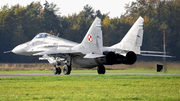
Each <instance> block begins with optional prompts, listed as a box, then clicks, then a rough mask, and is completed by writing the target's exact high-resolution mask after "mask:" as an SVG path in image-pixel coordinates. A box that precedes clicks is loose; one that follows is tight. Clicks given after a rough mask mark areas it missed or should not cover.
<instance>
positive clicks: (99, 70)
mask: <svg viewBox="0 0 180 101" xmlns="http://www.w3.org/2000/svg"><path fill="white" fill-rule="evenodd" d="M97 72H98V74H105V72H106V69H105V67H104V66H103V65H101V66H98V68H97Z"/></svg>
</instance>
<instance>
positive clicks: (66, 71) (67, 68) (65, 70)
mask: <svg viewBox="0 0 180 101" xmlns="http://www.w3.org/2000/svg"><path fill="white" fill-rule="evenodd" d="M63 73H64V75H69V74H70V73H71V66H69V65H64V66H63Z"/></svg>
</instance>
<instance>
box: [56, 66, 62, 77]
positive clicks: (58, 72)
mask: <svg viewBox="0 0 180 101" xmlns="http://www.w3.org/2000/svg"><path fill="white" fill-rule="evenodd" d="M56 69H57V74H58V75H60V74H61V68H60V67H58V68H56Z"/></svg>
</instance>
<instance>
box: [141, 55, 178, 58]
mask: <svg viewBox="0 0 180 101" xmlns="http://www.w3.org/2000/svg"><path fill="white" fill-rule="evenodd" d="M140 55H141V56H153V57H165V58H175V57H174V56H169V55H155V54H140Z"/></svg>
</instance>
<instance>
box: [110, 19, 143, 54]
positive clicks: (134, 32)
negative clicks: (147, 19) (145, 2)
mask: <svg viewBox="0 0 180 101" xmlns="http://www.w3.org/2000/svg"><path fill="white" fill-rule="evenodd" d="M143 23H144V19H143V18H142V17H139V18H138V20H137V21H136V22H135V23H134V25H133V26H132V27H131V29H130V30H129V31H128V33H127V34H126V35H125V36H124V38H123V39H122V40H121V42H120V43H117V44H115V45H113V46H112V47H113V48H119V49H122V50H127V51H133V52H135V53H136V54H140V47H141V46H142V39H143Z"/></svg>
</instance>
